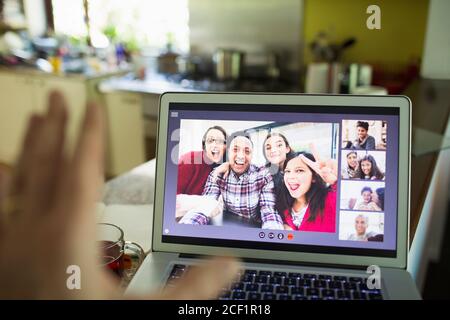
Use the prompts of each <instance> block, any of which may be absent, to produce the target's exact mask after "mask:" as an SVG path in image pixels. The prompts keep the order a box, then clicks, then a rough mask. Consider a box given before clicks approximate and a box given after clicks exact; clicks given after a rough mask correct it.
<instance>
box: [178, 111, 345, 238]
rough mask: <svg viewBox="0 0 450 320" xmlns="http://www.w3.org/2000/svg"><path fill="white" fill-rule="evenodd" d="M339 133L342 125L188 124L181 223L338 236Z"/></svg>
mask: <svg viewBox="0 0 450 320" xmlns="http://www.w3.org/2000/svg"><path fill="white" fill-rule="evenodd" d="M338 133H339V124H337V123H312V122H296V123H285V122H283V123H281V122H267V121H205V120H181V123H180V137H181V140H180V142H179V146H178V148H179V157H178V183H177V200H176V201H177V203H176V217H175V219H176V221H177V222H178V223H180V224H191V225H212V226H235V227H253V228H263V229H276V230H294V231H311V232H333V233H334V232H336V190H337V188H336V184H337V177H338V168H337V161H336V160H337V155H338V143H339V140H338ZM323 164H326V165H325V166H324V165H323ZM327 168H329V170H327ZM332 171H333V172H335V173H334V174H331V172H332Z"/></svg>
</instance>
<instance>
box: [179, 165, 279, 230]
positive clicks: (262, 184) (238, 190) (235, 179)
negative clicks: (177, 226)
mask: <svg viewBox="0 0 450 320" xmlns="http://www.w3.org/2000/svg"><path fill="white" fill-rule="evenodd" d="M203 195H207V196H213V197H214V198H215V199H218V198H219V196H220V195H222V198H223V202H224V211H228V212H229V213H232V214H236V215H238V216H240V217H244V218H248V219H250V218H254V219H256V220H259V217H258V215H261V216H260V218H261V221H262V228H263V229H276V230H282V229H283V221H282V219H281V217H280V215H279V214H278V212H277V211H276V209H275V194H274V183H273V180H272V176H271V175H270V173H269V171H268V170H267V168H265V167H261V168H258V167H256V166H254V165H250V167H249V168H248V170H247V171H246V172H245V173H243V174H242V175H240V176H237V175H236V174H235V173H234V172H233V171H231V172H230V174H229V175H228V177H227V178H226V179H223V178H222V177H216V178H214V176H213V172H212V173H210V174H209V177H208V180H207V181H206V184H205V188H204V189H203ZM180 222H181V223H186V224H208V223H209V218H208V217H207V216H206V215H205V214H203V213H201V212H195V210H194V211H190V212H188V213H187V214H186V215H185V216H184V217H183V219H182V220H181V221H180Z"/></svg>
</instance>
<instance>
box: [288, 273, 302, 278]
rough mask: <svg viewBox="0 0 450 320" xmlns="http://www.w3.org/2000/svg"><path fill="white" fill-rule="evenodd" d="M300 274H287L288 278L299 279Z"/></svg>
mask: <svg viewBox="0 0 450 320" xmlns="http://www.w3.org/2000/svg"><path fill="white" fill-rule="evenodd" d="M301 277H302V274H301V273H298V272H289V278H301Z"/></svg>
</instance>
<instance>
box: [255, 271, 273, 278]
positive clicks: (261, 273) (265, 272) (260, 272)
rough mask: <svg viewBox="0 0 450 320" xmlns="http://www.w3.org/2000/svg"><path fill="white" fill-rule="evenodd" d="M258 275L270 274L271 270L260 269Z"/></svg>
mask: <svg viewBox="0 0 450 320" xmlns="http://www.w3.org/2000/svg"><path fill="white" fill-rule="evenodd" d="M258 275H259V276H270V277H271V276H272V271H265V270H260V271H259V273H258Z"/></svg>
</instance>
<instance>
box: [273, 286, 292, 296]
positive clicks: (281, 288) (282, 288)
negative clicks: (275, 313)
mask: <svg viewBox="0 0 450 320" xmlns="http://www.w3.org/2000/svg"><path fill="white" fill-rule="evenodd" d="M275 292H276V293H286V294H287V293H289V287H286V286H278V287H276V289H275Z"/></svg>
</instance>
